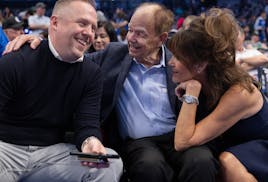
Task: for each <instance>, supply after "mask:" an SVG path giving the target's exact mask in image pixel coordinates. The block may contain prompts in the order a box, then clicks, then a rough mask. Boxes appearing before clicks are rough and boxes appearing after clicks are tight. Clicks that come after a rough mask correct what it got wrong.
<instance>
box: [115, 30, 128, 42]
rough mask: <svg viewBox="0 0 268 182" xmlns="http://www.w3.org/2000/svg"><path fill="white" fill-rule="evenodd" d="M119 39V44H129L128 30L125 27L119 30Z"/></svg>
mask: <svg viewBox="0 0 268 182" xmlns="http://www.w3.org/2000/svg"><path fill="white" fill-rule="evenodd" d="M117 39H118V41H119V42H121V43H123V44H127V29H126V28H125V27H121V28H120V29H119V35H117Z"/></svg>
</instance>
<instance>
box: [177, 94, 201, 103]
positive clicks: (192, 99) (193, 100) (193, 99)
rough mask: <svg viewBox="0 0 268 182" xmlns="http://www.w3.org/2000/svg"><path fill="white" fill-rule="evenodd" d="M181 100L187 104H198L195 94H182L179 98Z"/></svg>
mask: <svg viewBox="0 0 268 182" xmlns="http://www.w3.org/2000/svg"><path fill="white" fill-rule="evenodd" d="M180 100H181V101H182V102H185V103H187V104H196V105H198V104H199V100H198V98H197V97H195V96H192V95H187V94H184V95H183V96H182V97H181V99H180Z"/></svg>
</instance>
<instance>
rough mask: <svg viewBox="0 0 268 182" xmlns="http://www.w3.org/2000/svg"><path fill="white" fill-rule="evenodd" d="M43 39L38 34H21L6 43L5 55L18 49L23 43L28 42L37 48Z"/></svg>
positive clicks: (33, 47)
mask: <svg viewBox="0 0 268 182" xmlns="http://www.w3.org/2000/svg"><path fill="white" fill-rule="evenodd" d="M41 41H42V39H41V38H40V37H39V36H37V35H31V34H27V35H20V36H18V37H16V38H15V39H14V40H12V41H10V42H9V43H8V44H7V45H6V48H5V50H4V52H3V55H4V54H7V53H10V52H12V51H16V50H18V49H19V48H20V47H21V46H22V45H24V44H25V43H27V42H28V43H30V46H31V48H32V49H35V48H36V47H38V45H39V44H40V43H41Z"/></svg>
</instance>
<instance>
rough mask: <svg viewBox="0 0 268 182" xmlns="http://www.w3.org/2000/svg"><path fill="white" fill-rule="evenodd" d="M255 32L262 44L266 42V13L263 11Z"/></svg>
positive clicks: (255, 26) (257, 20)
mask: <svg viewBox="0 0 268 182" xmlns="http://www.w3.org/2000/svg"><path fill="white" fill-rule="evenodd" d="M254 32H255V33H256V34H258V35H259V38H260V41H261V42H266V13H265V11H262V12H261V13H260V15H259V16H258V18H257V19H256V20H255V23H254Z"/></svg>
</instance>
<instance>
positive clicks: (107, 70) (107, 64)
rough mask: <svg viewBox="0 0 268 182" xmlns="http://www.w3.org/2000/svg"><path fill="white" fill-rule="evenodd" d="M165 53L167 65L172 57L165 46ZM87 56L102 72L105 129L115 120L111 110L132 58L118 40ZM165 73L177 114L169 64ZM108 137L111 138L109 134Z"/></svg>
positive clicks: (172, 104) (171, 102)
mask: <svg viewBox="0 0 268 182" xmlns="http://www.w3.org/2000/svg"><path fill="white" fill-rule="evenodd" d="M165 53H166V54H165V60H166V65H168V61H169V60H170V58H171V57H172V54H171V52H170V51H169V50H168V49H167V48H165ZM87 56H89V57H91V59H93V61H95V62H96V63H98V64H99V65H100V67H101V70H102V73H103V77H104V86H103V97H102V105H101V107H102V109H101V110H102V112H101V113H102V114H101V119H102V124H103V126H104V128H106V129H107V127H108V126H109V125H110V124H111V123H113V122H114V120H116V114H115V113H114V112H113V111H114V107H115V104H116V102H117V99H118V96H119V93H120V90H121V88H122V86H123V83H124V80H125V78H126V77H127V73H128V71H129V69H130V65H131V62H132V61H133V59H132V57H131V56H130V55H129V53H128V46H127V45H125V44H122V43H118V42H116V43H115V42H113V43H110V44H109V45H108V47H107V48H106V49H105V50H103V51H100V52H96V53H94V54H89V55H87ZM166 74H167V88H168V96H169V100H170V104H171V108H172V109H173V111H174V113H176V115H177V114H178V111H179V107H180V106H179V104H178V100H177V97H176V96H175V93H174V90H175V87H176V84H174V83H173V82H172V71H171V69H170V67H169V66H167V67H166ZM111 120H113V121H111ZM108 121H109V122H108ZM110 126H111V125H110ZM114 126H115V125H114V124H113V125H112V128H110V127H109V128H110V130H111V129H112V130H113V131H115V127H114ZM116 129H117V127H116ZM105 132H106V131H105ZM105 134H107V133H105ZM114 136H115V134H113V135H112V137H114ZM108 138H109V140H111V137H110V136H109V137H108ZM106 145H109V143H106ZM111 147H112V146H111Z"/></svg>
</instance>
